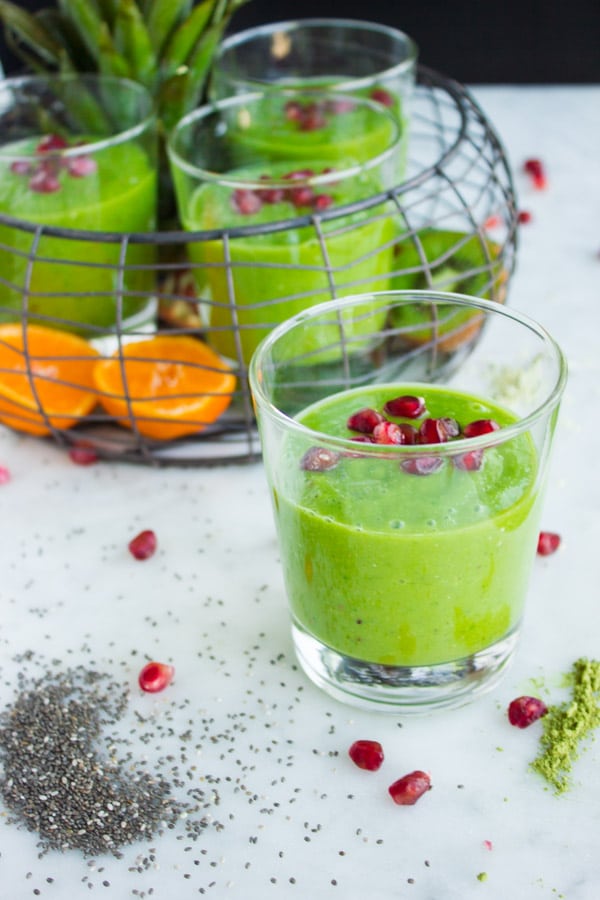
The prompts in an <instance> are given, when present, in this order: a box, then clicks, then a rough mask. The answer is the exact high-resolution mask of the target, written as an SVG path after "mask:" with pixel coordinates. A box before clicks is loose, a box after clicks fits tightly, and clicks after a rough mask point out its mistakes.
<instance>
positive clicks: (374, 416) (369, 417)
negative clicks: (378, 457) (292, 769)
mask: <svg viewBox="0 0 600 900" xmlns="http://www.w3.org/2000/svg"><path fill="white" fill-rule="evenodd" d="M384 421H385V419H384V417H383V416H382V415H381V413H380V412H377V410H376V409H372V408H371V407H370V406H365V407H364V408H363V409H359V410H357V412H355V413H352V415H351V416H350V418H349V419H348V421H347V422H346V427H347V428H349V429H350V431H359V432H360V433H361V434H372V433H373V429H374V428H375V426H376V425H379V424H380V423H381V422H384Z"/></svg>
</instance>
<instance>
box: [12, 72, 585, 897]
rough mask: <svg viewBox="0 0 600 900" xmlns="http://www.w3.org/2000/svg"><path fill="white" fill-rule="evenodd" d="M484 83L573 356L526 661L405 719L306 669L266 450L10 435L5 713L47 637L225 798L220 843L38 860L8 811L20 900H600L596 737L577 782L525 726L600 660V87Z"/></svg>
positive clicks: (46, 657) (213, 823)
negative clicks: (121, 695) (581, 666)
mask: <svg viewBox="0 0 600 900" xmlns="http://www.w3.org/2000/svg"><path fill="white" fill-rule="evenodd" d="M472 92H473V94H474V96H475V97H476V99H477V100H478V101H479V103H480V104H481V106H482V108H483V110H484V111H485V112H486V113H487V115H488V116H489V118H490V119H491V121H492V122H493V123H494V125H495V128H496V130H497V132H498V134H499V135H500V137H501V139H502V141H503V143H504V145H505V148H506V150H507V153H508V156H509V159H510V161H511V163H512V166H513V168H514V172H515V186H516V190H517V193H518V198H519V204H520V207H521V208H522V209H526V210H528V211H529V212H531V216H532V218H531V222H530V223H529V224H527V225H524V226H523V228H522V230H521V240H520V248H519V257H518V264H517V271H516V274H515V277H514V280H513V283H512V287H511V294H510V303H511V305H512V306H514V307H515V308H517V309H521V310H522V311H523V312H526V313H528V314H529V315H531V316H533V317H534V318H537V319H538V320H540V321H541V322H542V323H543V324H544V325H545V326H546V327H547V328H548V329H549V330H550V331H551V332H552V333H554V334H555V335H556V336H557V337H558V339H559V340H560V342H561V344H562V346H563V348H564V350H565V352H566V355H567V357H568V359H569V363H570V378H569V383H568V386H567V390H566V395H565V398H564V403H563V408H562V415H561V421H560V427H559V430H558V435H557V439H556V447H555V453H554V457H553V461H552V467H551V478H550V483H549V489H548V493H547V499H546V505H545V511H544V515H543V527H545V528H547V529H548V530H553V531H558V532H559V533H560V534H561V535H562V539H563V540H562V545H561V548H560V550H559V552H558V553H556V554H555V555H554V556H550V557H546V558H537V559H536V562H535V566H534V572H533V577H532V582H531V587H530V593H529V602H528V607H527V614H526V619H525V624H524V628H523V633H522V638H521V642H520V645H519V649H518V652H517V656H516V659H515V661H514V663H513V665H512V667H511V668H510V670H509V671H508V673H507V674H506V676H505V678H504V680H503V682H502V683H501V684H500V685H499V686H498V687H496V688H495V689H494V690H493V691H492V692H491V693H489V694H487V695H485V696H483V697H481V698H480V699H478V700H477V701H476V702H474V703H472V704H471V705H468V706H465V707H463V708H461V709H458V710H454V711H446V712H438V713H435V714H432V715H427V716H423V717H418V718H414V717H411V718H407V719H400V718H398V717H396V716H383V715H381V714H377V713H375V712H363V711H357V710H354V709H352V708H350V707H346V706H343V705H341V704H339V703H337V702H335V701H334V700H331V699H329V698H328V697H326V696H325V695H324V694H322V693H321V692H319V690H318V689H317V688H316V687H314V686H313V685H312V684H311V683H309V682H308V681H307V680H306V678H305V677H304V675H303V674H302V673H301V672H300V671H299V670H298V668H297V666H296V664H295V661H294V658H293V653H292V647H291V641H290V636H289V633H288V621H287V613H286V603H285V598H284V591H283V585H282V579H281V574H280V568H279V561H278V554H277V547H276V542H275V534H274V527H273V522H272V517H271V509H270V505H269V498H268V494H267V489H266V483H265V480H264V475H263V471H262V467H261V465H260V464H252V465H245V466H244V465H242V466H227V467H223V468H218V467H217V468H212V469H183V468H181V469H180V468H172V469H159V470H155V469H150V468H147V467H144V466H131V465H117V464H98V465H95V466H91V467H87V468H84V467H78V466H74V465H73V464H72V463H71V462H70V461H69V459H68V458H67V457H66V456H65V455H64V454H63V453H62V452H61V451H60V450H59V449H58V448H57V447H55V446H54V445H52V444H51V443H47V442H43V441H38V440H35V439H32V438H26V437H19V436H16V435H15V434H13V433H11V432H9V431H7V430H5V429H0V465H2V466H5V467H6V468H8V469H9V470H10V473H11V480H10V482H9V483H7V484H4V485H2V486H0V548H1V550H0V552H1V559H2V576H1V578H0V610H1V615H0V706H2V707H3V706H5V704H7V703H9V702H11V700H12V699H13V698H14V694H15V690H16V686H17V675H18V673H19V671H21V670H22V668H23V666H26V665H27V664H26V663H23V662H22V661H21V662H19V661H18V660H17V659H16V657H17V656H18V655H20V654H24V653H26V651H29V650H31V651H34V654H35V659H36V660H38V661H39V660H41V661H42V662H43V663H44V664H46V663H47V664H48V665H49V666H52V665H54V666H55V667H56V668H61V667H66V666H73V665H77V664H79V663H82V664H83V665H85V666H86V667H90V668H97V669H99V670H101V671H105V672H108V673H109V674H111V675H112V676H114V677H115V678H116V679H117V680H119V681H124V682H125V683H127V684H129V685H130V687H131V691H132V693H131V704H130V707H129V708H128V710H127V712H126V714H125V719H124V721H123V722H122V728H123V733H124V734H127V735H128V736H129V738H128V740H129V746H130V750H131V752H132V754H133V756H134V757H135V758H137V759H140V760H142V761H143V762H144V763H145V764H147V766H148V768H149V769H152V770H154V767H156V766H157V765H158V766H162V767H163V769H165V774H166V775H168V771H169V769H170V768H171V766H172V765H178V766H179V768H180V770H181V772H182V773H184V774H183V775H182V778H181V781H182V785H181V787H180V790H181V791H182V793H183V795H186V792H187V791H188V789H189V788H190V787H194V786H197V787H200V788H201V789H202V790H204V791H205V794H206V802H207V804H208V806H207V809H206V810H205V811H204V814H205V815H207V816H208V818H207V820H206V823H205V824H206V827H205V828H203V830H202V831H201V833H200V835H199V836H198V837H197V839H196V840H191V839H190V838H189V837H188V836H187V835H186V831H185V828H184V827H183V824H180V825H178V826H177V827H176V828H174V829H173V830H170V829H167V830H166V831H165V833H164V834H162V835H161V836H157V837H155V838H154V839H153V840H152V841H150V842H148V843H138V844H135V845H133V846H131V847H129V848H127V849H126V850H125V852H124V856H123V858H122V859H115V858H113V857H112V856H102V857H94V858H93V859H87V860H86V859H84V858H83V856H81V855H80V854H78V853H76V852H72V851H69V852H65V853H57V852H50V853H47V854H46V855H43V856H42V857H41V858H38V847H37V846H36V842H37V838H36V836H35V835H34V834H32V833H30V832H27V831H25V830H23V829H19V828H17V827H16V826H14V825H9V824H6V823H3V822H2V821H1V819H2V818H5V817H6V814H5V812H0V897H1V898H4V900H20V898H29V897H33V896H42V897H48V898H56V900H62V898H69V900H71V898H81V897H84V896H88V895H90V893H91V892H92V896H96V895H98V896H100V897H106V898H107V900H110V898H126V897H152V898H170V900H172V898H178V900H184V898H191V897H197V896H200V895H202V894H205V895H206V896H207V897H214V898H219V900H263V898H269V897H277V898H280V897H301V898H303V900H304V898H311V900H323V898H329V897H331V898H334V897H337V896H343V897H345V898H353V900H354V898H357V900H358V898H363V897H369V898H370V900H389V898H392V897H394V898H395V897H398V898H412V900H465V898H471V897H482V898H483V897H485V898H487V900H505V898H507V897H511V898H512V900H520V898H523V900H525V898H526V900H530V898H534V900H535V898H540V900H558V898H565V900H594V898H596V897H597V896H599V895H600V862H599V856H598V834H599V833H600V774H599V765H600V749H599V747H600V745H599V744H597V743H594V742H590V743H589V744H588V745H587V746H586V749H585V751H584V752H583V754H582V755H581V758H580V759H579V761H578V762H577V763H576V765H575V767H574V770H573V773H572V786H571V788H570V790H569V791H568V792H566V793H565V794H563V795H561V796H555V795H554V794H553V792H552V790H550V789H549V788H548V786H547V785H546V784H545V782H543V781H542V779H541V778H540V777H539V776H538V775H537V774H535V773H534V772H532V771H531V770H530V768H529V763H530V762H531V760H532V759H533V758H534V757H535V755H536V753H537V750H538V742H539V736H540V729H539V728H538V727H536V726H533V727H531V728H529V729H527V730H523V731H521V730H519V729H515V728H512V727H511V726H510V725H509V724H508V722H507V717H506V707H507V704H508V702H509V701H510V700H511V699H512V698H513V697H515V696H517V695H520V694H524V693H531V692H532V691H535V692H537V693H539V694H540V695H541V696H543V697H544V699H546V700H547V701H549V702H559V701H560V700H562V699H563V698H564V690H563V688H562V686H561V680H562V675H563V673H565V672H566V671H568V670H569V669H570V668H571V666H572V664H573V662H574V660H576V659H577V658H578V657H581V656H589V657H595V658H598V657H600V619H599V617H598V597H597V585H598V582H599V577H598V576H599V568H598V558H599V554H598V547H599V545H600V526H599V519H598V512H599V510H600V480H599V479H598V478H597V477H596V476H595V474H594V473H595V471H596V469H595V453H596V452H597V446H598V442H599V441H600V431H599V427H600V426H599V422H600V418H599V417H598V401H599V391H600V388H599V385H600V362H599V355H598V332H597V331H596V328H600V307H599V306H598V298H599V284H600V257H599V255H598V254H599V251H600V229H599V226H598V222H599V216H600V167H599V166H598V158H597V157H598V154H597V150H598V147H599V146H600V86H598V87H596V86H590V87H548V88H541V87H539V88H538V87H535V88H534V87H519V88H512V87H501V86H499V87H484V88H473V89H472ZM530 156H537V157H540V158H542V159H543V160H544V161H545V164H546V167H547V170H548V178H549V185H548V188H547V190H546V191H543V192H535V191H533V190H532V188H531V187H530V184H529V182H528V180H527V179H526V178H525V176H524V175H523V174H522V173H521V165H522V162H523V160H524V159H525V158H527V157H530ZM144 528H152V529H154V530H155V532H156V534H157V537H158V542H159V549H158V552H157V553H156V555H155V556H154V557H152V558H151V559H149V560H147V561H145V562H137V561H135V560H133V559H132V557H131V556H130V555H129V553H128V552H127V543H128V541H129V539H130V538H131V537H133V536H134V535H135V534H136V533H137V532H139V531H140V530H142V529H144ZM147 658H157V659H161V660H164V661H170V662H172V663H173V664H174V665H175V667H176V678H175V681H174V683H173V684H172V685H171V686H170V688H169V689H168V690H167V691H165V692H163V693H161V694H156V695H153V696H151V695H142V694H141V692H140V691H139V690H138V689H137V673H138V671H139V669H140V667H141V665H142V664H143V662H144V660H145V659H147ZM142 720H143V721H142ZM141 731H143V732H144V733H145V738H144V740H141V739H139V740H138V738H140V732H141ZM148 734H149V735H150V737H149V738H148ZM359 738H371V739H375V740H379V741H380V742H381V743H382V744H383V746H384V750H385V753H386V760H385V763H384V765H383V767H382V768H381V769H380V770H379V771H378V772H376V773H367V772H363V771H360V770H358V769H357V768H355V767H354V766H353V764H352V763H351V762H350V760H349V759H348V755H347V750H348V747H349V746H350V744H351V743H352V742H353V741H354V740H356V739H359ZM417 768H418V769H425V770H427V771H429V772H430V773H431V777H432V782H433V790H432V791H431V792H429V793H428V794H427V795H426V796H425V797H423V798H422V799H421V800H420V801H419V803H418V804H417V805H415V806H414V807H398V806H395V805H394V804H393V803H392V802H391V800H390V798H389V796H388V794H387V787H388V785H389V784H390V783H391V782H392V781H394V780H395V779H396V778H398V777H399V776H400V775H402V774H404V773H405V772H407V771H411V770H412V769H417ZM176 790H177V788H176ZM217 795H218V799H219V802H218V804H217V802H216V800H217Z"/></svg>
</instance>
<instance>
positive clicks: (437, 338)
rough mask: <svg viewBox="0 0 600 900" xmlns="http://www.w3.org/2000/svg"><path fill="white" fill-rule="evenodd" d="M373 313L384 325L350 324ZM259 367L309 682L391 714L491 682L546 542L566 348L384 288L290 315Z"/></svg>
mask: <svg viewBox="0 0 600 900" xmlns="http://www.w3.org/2000/svg"><path fill="white" fill-rule="evenodd" d="M377 311H379V312H380V313H381V315H383V316H385V325H384V327H383V328H376V329H372V330H371V331H370V332H366V331H365V332H361V333H357V331H356V330H355V328H354V323H355V322H356V321H361V320H362V321H371V322H373V321H374V313H376V312H377ZM249 374H250V383H251V388H252V392H253V396H254V401H255V405H256V410H257V417H258V422H259V428H260V434H261V441H262V447H263V454H264V462H265V469H266V475H267V479H268V483H269V486H270V490H271V494H272V498H273V508H274V515H275V522H276V525H277V530H278V536H279V545H280V554H281V560H282V565H283V573H284V578H285V584H286V589H287V595H288V600H289V606H290V611H291V619H292V632H293V639H294V644H295V648H296V652H297V655H298V659H299V661H300V663H301V665H302V667H303V668H304V670H305V671H306V673H307V674H308V676H309V677H310V678H311V679H312V680H313V681H314V682H315V683H316V684H318V685H319V686H321V687H322V688H323V689H324V690H325V691H327V692H328V693H329V694H331V695H333V696H334V697H337V698H338V699H341V700H345V701H347V702H349V703H353V704H356V705H361V706H364V707H373V708H381V709H388V710H392V711H397V712H410V711H423V710H426V709H429V708H435V707H440V706H454V705H457V704H461V703H464V702H466V701H467V700H468V699H469V698H471V697H473V696H474V695H476V694H478V693H479V692H481V691H483V690H488V689H489V688H490V687H492V686H493V685H494V684H495V683H496V681H497V680H498V678H499V677H500V676H501V674H502V673H503V672H504V670H505V668H506V666H507V664H508V663H509V661H510V659H511V657H512V655H513V653H514V651H515V647H516V644H517V639H518V635H519V631H520V628H521V621H522V618H523V614H524V609H525V600H526V595H527V587H528V580H529V574H530V569H531V565H532V562H533V559H534V556H535V552H536V546H537V537H538V529H539V519H540V509H541V504H542V496H543V491H544V483H545V475H546V471H547V463H548V455H549V452H550V447H551V443H552V438H553V433H554V429H555V425H556V420H557V414H558V408H559V402H560V398H561V395H562V392H563V388H564V384H565V379H566V362H565V359H564V357H563V355H562V353H561V351H560V349H559V347H558V346H557V344H556V343H555V341H554V340H553V339H552V338H551V337H550V336H549V335H548V334H547V333H546V331H544V329H543V328H542V327H541V326H540V325H538V324H536V323H535V322H533V321H531V320H530V319H528V318H527V317H526V316H524V315H522V314H520V313H518V312H515V311H514V310H510V309H506V308H504V307H502V306H500V305H498V304H496V303H490V302H489V301H485V300H477V299H474V298H468V297H465V296H462V295H454V294H444V293H436V292H427V291H423V292H421V291H416V292H410V291H399V292H383V293H380V294H377V295H363V296H357V297H356V296H355V297H347V298H342V299H340V300H336V301H332V302H330V303H327V304H323V305H321V306H318V307H314V308H313V309H310V310H308V311H306V312H304V313H302V314H300V315H298V316H295V317H294V318H293V319H291V320H289V321H287V322H285V323H283V324H282V325H280V326H279V327H278V328H276V329H275V330H274V331H273V332H272V333H271V335H269V337H267V338H266V339H265V340H264V341H263V343H262V344H261V345H260V347H259V348H258V350H257V351H256V354H255V355H254V358H253V360H252V363H251V367H250V373H249Z"/></svg>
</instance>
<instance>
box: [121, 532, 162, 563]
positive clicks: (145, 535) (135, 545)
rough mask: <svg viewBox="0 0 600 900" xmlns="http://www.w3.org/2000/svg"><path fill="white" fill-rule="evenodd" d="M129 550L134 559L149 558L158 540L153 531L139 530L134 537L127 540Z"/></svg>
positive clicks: (154, 550)
mask: <svg viewBox="0 0 600 900" xmlns="http://www.w3.org/2000/svg"><path fill="white" fill-rule="evenodd" d="M128 546H129V552H130V553H131V555H132V556H133V557H135V559H149V558H150V557H151V556H153V555H154V553H155V552H156V547H157V546H158V542H157V540H156V535H155V533H154V532H153V531H151V530H149V529H146V531H140V533H139V534H138V535H136V537H134V538H132V540H130V541H129V544H128Z"/></svg>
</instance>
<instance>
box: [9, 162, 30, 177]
mask: <svg viewBox="0 0 600 900" xmlns="http://www.w3.org/2000/svg"><path fill="white" fill-rule="evenodd" d="M10 171H11V172H12V173H13V175H29V174H31V163H30V162H29V161H28V160H26V159H15V160H14V162H11V164H10Z"/></svg>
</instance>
